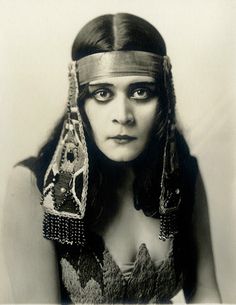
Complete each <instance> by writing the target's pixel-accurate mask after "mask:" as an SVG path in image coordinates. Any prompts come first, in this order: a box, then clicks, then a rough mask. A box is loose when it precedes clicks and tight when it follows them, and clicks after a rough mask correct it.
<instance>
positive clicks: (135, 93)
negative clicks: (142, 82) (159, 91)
mask: <svg viewBox="0 0 236 305" xmlns="http://www.w3.org/2000/svg"><path fill="white" fill-rule="evenodd" d="M151 96H152V91H151V90H150V89H149V88H137V89H134V90H132V92H131V93H130V98H132V99H135V100H147V99H149V98H150V97H151Z"/></svg>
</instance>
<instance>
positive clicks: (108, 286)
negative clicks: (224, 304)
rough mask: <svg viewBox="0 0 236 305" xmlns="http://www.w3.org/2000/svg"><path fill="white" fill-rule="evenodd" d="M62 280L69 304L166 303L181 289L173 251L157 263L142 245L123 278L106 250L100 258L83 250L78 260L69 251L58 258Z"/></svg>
mask: <svg viewBox="0 0 236 305" xmlns="http://www.w3.org/2000/svg"><path fill="white" fill-rule="evenodd" d="M60 265H61V271H62V282H63V285H64V286H65V288H66V291H67V293H68V295H69V298H70V300H71V302H72V303H92V304H94V303H109V304H110V303H113V304H114V303H168V302H170V299H171V298H172V297H173V296H174V295H175V294H176V293H177V292H178V291H179V290H180V289H181V286H182V281H181V279H179V280H177V276H176V273H175V268H174V255H173V251H171V252H170V253H169V256H168V257H167V258H166V260H163V261H161V262H160V264H158V265H156V264H154V262H153V261H152V259H151V257H150V254H149V252H148V249H147V248H146V245H145V244H142V245H141V246H140V248H139V251H138V253H137V256H136V260H135V262H134V267H133V270H132V271H131V273H130V276H129V277H128V278H126V277H125V276H124V274H123V273H122V272H121V270H120V268H119V266H118V265H117V264H116V262H115V261H114V259H113V258H112V256H111V254H110V253H109V251H108V250H107V249H104V251H103V253H102V260H100V259H99V258H98V256H97V255H96V254H95V253H93V252H92V251H90V252H89V251H87V250H82V251H81V252H80V254H78V259H77V260H75V259H74V257H73V258H71V257H70V255H69V252H67V253H66V254H64V255H63V256H62V257H61V259H60Z"/></svg>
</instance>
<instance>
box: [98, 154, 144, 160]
mask: <svg viewBox="0 0 236 305" xmlns="http://www.w3.org/2000/svg"><path fill="white" fill-rule="evenodd" d="M103 154H104V153H103ZM139 155H140V154H137V153H133V154H115V153H109V154H105V156H106V157H107V158H108V159H110V160H111V161H114V162H131V161H134V160H135V159H136V158H137V157H138V156H139Z"/></svg>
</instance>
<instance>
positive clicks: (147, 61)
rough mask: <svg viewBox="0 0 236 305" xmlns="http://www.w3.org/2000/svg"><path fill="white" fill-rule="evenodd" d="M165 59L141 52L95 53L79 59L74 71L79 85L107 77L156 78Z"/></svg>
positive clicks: (164, 57)
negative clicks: (143, 76)
mask: <svg viewBox="0 0 236 305" xmlns="http://www.w3.org/2000/svg"><path fill="white" fill-rule="evenodd" d="M167 58H168V56H163V57H162V56H159V55H157V54H154V53H149V52H143V51H112V52H103V53H95V54H92V55H88V56H86V57H83V58H81V59H79V60H78V61H77V62H76V71H77V72H78V74H79V83H80V85H84V84H86V83H88V82H90V81H92V80H97V79H99V78H101V77H107V76H119V75H122V76H123V75H149V76H152V77H154V78H157V76H158V75H162V74H163V70H164V69H165V64H164V62H165V59H167Z"/></svg>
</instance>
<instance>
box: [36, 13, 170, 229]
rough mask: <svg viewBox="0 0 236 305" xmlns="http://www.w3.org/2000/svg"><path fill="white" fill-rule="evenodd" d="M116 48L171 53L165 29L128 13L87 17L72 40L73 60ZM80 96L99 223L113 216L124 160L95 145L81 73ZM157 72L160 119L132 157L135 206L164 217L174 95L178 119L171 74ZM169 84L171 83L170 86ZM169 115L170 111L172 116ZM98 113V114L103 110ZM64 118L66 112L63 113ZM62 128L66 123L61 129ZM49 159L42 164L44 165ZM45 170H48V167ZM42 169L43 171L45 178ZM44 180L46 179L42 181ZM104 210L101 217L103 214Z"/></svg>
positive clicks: (92, 212)
mask: <svg viewBox="0 0 236 305" xmlns="http://www.w3.org/2000/svg"><path fill="white" fill-rule="evenodd" d="M111 51H144V52H150V53H154V54H156V55H159V56H166V46H165V42H164V40H163V38H162V36H161V34H160V33H159V32H158V31H157V29H156V28H154V27H153V26H152V25H151V24H150V23H149V22H147V21H146V20H144V19H142V18H140V17H137V16H134V15H131V14H126V13H119V14H116V15H110V14H109V15H103V16H99V17H97V18H95V19H93V20H92V21H90V22H89V23H87V24H86V25H85V26H84V27H83V28H82V29H81V30H80V32H79V33H78V35H77V36H76V38H75V40H74V43H73V46H72V60H73V61H78V60H80V59H81V58H83V57H86V56H88V55H92V54H95V53H103V52H111ZM77 80H78V87H79V96H78V107H79V111H80V114H81V117H82V120H83V125H84V129H85V137H86V143H87V149H88V156H89V187H88V195H87V196H88V197H87V207H86V213H85V219H86V221H87V222H88V223H90V224H96V223H99V222H100V221H99V220H100V219H104V217H109V218H111V217H112V215H113V214H114V213H115V209H116V208H115V207H116V186H118V184H119V183H120V181H122V178H123V173H124V169H125V167H126V166H127V164H125V163H116V162H114V161H111V160H109V159H108V158H107V157H105V156H104V155H103V154H102V153H101V152H100V151H99V150H98V148H97V147H96V145H95V142H94V140H93V137H92V133H91V128H90V124H89V121H88V119H87V117H86V114H85V111H84V103H85V100H86V98H87V97H88V96H89V91H88V84H86V85H83V86H80V84H79V71H78V74H77ZM167 81H168V82H169V84H166V83H165V82H166V79H164V77H162V78H158V80H157V84H156V88H157V89H156V90H157V92H156V94H157V96H158V101H159V107H158V110H157V113H156V119H155V124H154V126H153V131H152V134H151V137H150V141H149V143H148V144H147V147H146V148H145V150H144V152H143V153H141V155H140V156H139V157H138V158H137V159H135V160H134V161H131V162H130V163H129V166H130V165H131V166H133V168H134V172H135V174H136V178H135V182H134V206H135V208H136V209H142V210H143V212H144V213H145V215H147V216H153V217H159V203H158V202H159V197H160V192H161V186H160V184H161V176H162V169H163V154H164V147H165V140H166V133H167V131H166V130H167V127H168V118H169V117H170V114H168V110H170V105H169V101H170V100H171V101H172V105H171V116H172V118H171V119H172V121H174V122H175V111H174V106H175V96H174V89H173V84H172V75H171V77H170V78H169V79H168V80H167ZM166 87H168V88H169V89H168V90H166ZM168 116H169V117H168ZM98 117H99V114H98ZM63 120H64V118H63ZM60 128H62V123H60V124H59V125H58V129H60ZM58 139H59V132H58V131H57V130H56V132H55V133H54V134H53V135H52V136H51V139H50V141H49V142H48V143H47V144H46V145H45V146H44V147H43V148H42V149H41V151H40V154H39V158H38V159H39V161H40V160H41V161H42V162H43V161H46V163H47V165H48V164H49V162H50V160H51V157H52V155H53V152H54V149H55V147H56V145H57V141H58ZM46 168H47V166H46V164H44V165H43V167H42V171H43V170H44V169H45V171H46ZM45 171H44V173H45ZM44 173H43V172H42V173H41V175H40V176H39V180H40V178H41V179H42V177H43V176H44ZM38 184H39V185H40V186H41V185H42V181H38ZM101 216H102V217H101Z"/></svg>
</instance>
